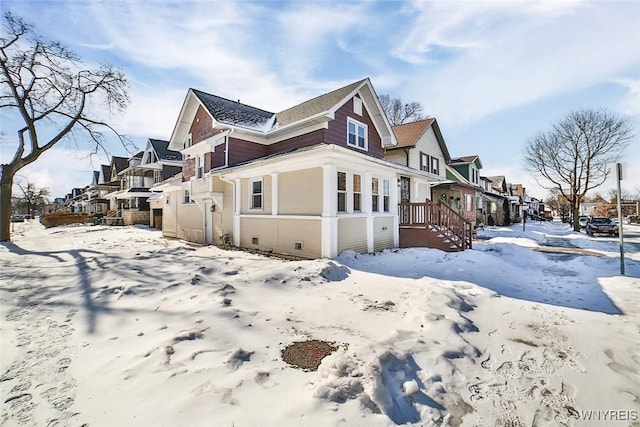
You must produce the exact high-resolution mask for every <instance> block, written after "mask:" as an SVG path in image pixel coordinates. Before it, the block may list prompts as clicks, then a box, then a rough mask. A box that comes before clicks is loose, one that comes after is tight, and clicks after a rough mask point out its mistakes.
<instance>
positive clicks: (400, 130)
mask: <svg viewBox="0 0 640 427" xmlns="http://www.w3.org/2000/svg"><path fill="white" fill-rule="evenodd" d="M429 128H431V129H432V130H433V133H434V134H435V136H436V140H437V141H438V145H439V146H440V150H441V151H442V154H443V155H444V161H445V163H449V162H450V161H451V155H450V154H449V149H448V148H447V144H446V143H445V141H444V137H443V136H442V132H440V126H438V121H437V120H436V118H435V117H431V118H428V119H424V120H418V121H415V122H411V123H403V124H401V125H395V126H393V128H392V129H393V133H394V135H395V137H396V140H397V141H398V145H396V146H395V147H391V149H395V148H411V147H415V146H416V144H417V143H418V140H419V139H420V138H421V137H422V135H424V133H425V132H426V131H427V129H429Z"/></svg>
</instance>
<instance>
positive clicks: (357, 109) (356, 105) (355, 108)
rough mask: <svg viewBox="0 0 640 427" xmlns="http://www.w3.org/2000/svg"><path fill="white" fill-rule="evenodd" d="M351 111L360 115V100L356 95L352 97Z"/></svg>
mask: <svg viewBox="0 0 640 427" xmlns="http://www.w3.org/2000/svg"><path fill="white" fill-rule="evenodd" d="M353 112H354V113H356V114H357V115H359V116H362V100H361V99H360V98H358V97H357V96H355V97H354V98H353Z"/></svg>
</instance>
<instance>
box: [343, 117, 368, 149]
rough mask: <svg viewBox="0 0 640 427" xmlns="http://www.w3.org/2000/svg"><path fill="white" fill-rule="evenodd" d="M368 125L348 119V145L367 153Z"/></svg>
mask: <svg viewBox="0 0 640 427" xmlns="http://www.w3.org/2000/svg"><path fill="white" fill-rule="evenodd" d="M367 133H368V131H367V125H365V124H363V123H360V122H357V121H355V120H353V119H351V118H349V119H347V145H348V146H350V147H355V148H359V149H361V150H364V151H367V150H368V149H369V146H368V143H367Z"/></svg>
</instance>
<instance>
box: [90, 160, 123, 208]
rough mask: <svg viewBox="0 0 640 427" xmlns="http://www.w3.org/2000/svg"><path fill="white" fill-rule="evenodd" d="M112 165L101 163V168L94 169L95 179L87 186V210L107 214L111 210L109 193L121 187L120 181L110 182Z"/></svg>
mask: <svg viewBox="0 0 640 427" xmlns="http://www.w3.org/2000/svg"><path fill="white" fill-rule="evenodd" d="M110 170H111V168H110V165H101V166H100V170H97V171H93V181H92V183H91V185H90V186H89V187H88V188H87V191H86V193H85V194H86V195H87V202H88V208H87V212H90V213H94V214H102V215H106V214H107V212H108V211H109V199H108V198H107V195H108V194H109V193H111V192H113V191H114V190H117V189H118V188H119V186H118V183H112V182H110V180H111V176H110Z"/></svg>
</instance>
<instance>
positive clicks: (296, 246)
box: [293, 242, 302, 251]
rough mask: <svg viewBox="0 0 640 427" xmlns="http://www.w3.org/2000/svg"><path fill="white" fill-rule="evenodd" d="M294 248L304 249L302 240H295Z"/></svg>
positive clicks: (297, 249)
mask: <svg viewBox="0 0 640 427" xmlns="http://www.w3.org/2000/svg"><path fill="white" fill-rule="evenodd" d="M293 249H295V250H296V251H301V250H302V242H293Z"/></svg>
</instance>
